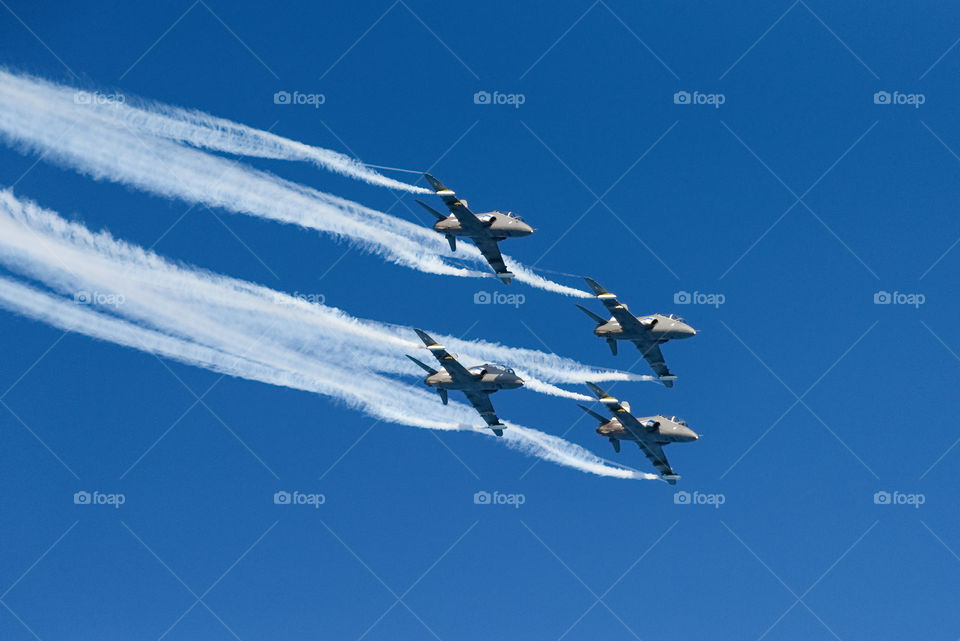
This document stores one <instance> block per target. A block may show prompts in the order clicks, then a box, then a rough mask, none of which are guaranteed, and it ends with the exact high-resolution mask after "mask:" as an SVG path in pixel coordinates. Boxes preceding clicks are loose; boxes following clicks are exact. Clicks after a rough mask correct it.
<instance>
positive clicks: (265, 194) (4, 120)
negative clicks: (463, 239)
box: [0, 70, 589, 297]
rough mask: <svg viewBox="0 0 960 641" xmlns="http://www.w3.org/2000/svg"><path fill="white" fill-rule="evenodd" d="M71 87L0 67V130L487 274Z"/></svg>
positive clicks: (195, 194)
mask: <svg viewBox="0 0 960 641" xmlns="http://www.w3.org/2000/svg"><path fill="white" fill-rule="evenodd" d="M76 95H77V92H76V90H74V89H71V88H68V87H62V86H59V85H54V84H51V83H48V82H46V81H43V80H38V79H34V78H31V77H28V76H20V75H14V74H11V73H9V72H6V71H2V70H0V135H3V136H4V137H6V138H7V139H8V140H10V141H12V142H13V143H14V144H15V145H17V146H20V147H25V148H27V149H29V150H33V151H38V152H40V153H42V154H43V155H44V157H45V158H50V159H53V160H55V161H57V162H59V163H62V164H64V165H66V166H68V167H72V168H74V169H76V170H79V171H81V172H83V173H86V174H88V175H90V176H92V177H94V178H96V179H98V180H109V181H112V182H117V183H121V184H126V185H130V186H133V187H135V188H137V189H142V190H146V191H148V192H151V193H154V194H158V195H160V196H163V197H166V198H173V199H179V200H182V201H184V202H187V203H191V204H194V205H202V206H206V207H220V208H223V209H225V210H227V211H232V212H235V213H241V214H246V215H250V216H257V217H260V218H266V219H270V220H274V221H279V222H283V223H287V224H292V225H297V226H300V227H304V228H308V229H314V230H318V231H321V232H323V233H325V234H329V235H331V236H333V237H335V238H345V239H348V240H350V241H352V242H353V243H354V244H355V245H356V246H358V247H360V248H361V249H363V250H365V251H367V252H369V253H372V254H376V255H378V256H380V257H382V258H383V259H385V260H387V261H390V262H392V263H395V264H398V265H403V266H405V267H409V268H412V269H416V270H419V271H423V272H428V273H435V274H445V275H452V276H461V277H484V278H493V275H492V274H491V273H490V272H489V267H488V265H487V264H486V261H485V260H484V259H483V257H482V255H481V254H480V252H479V250H477V248H476V247H474V246H472V245H470V244H468V243H463V244H462V245H461V247H460V249H459V250H458V251H457V252H456V253H455V254H454V253H453V252H451V251H450V250H449V247H448V246H447V244H446V242H445V241H444V239H443V238H441V237H440V235H439V234H436V233H435V232H433V230H431V229H428V228H425V227H423V226H420V225H417V224H414V223H411V222H409V221H405V220H403V219H400V218H396V217H394V216H389V215H387V214H384V213H381V212H378V211H375V210H372V209H369V208H367V207H364V206H362V205H359V204H357V203H354V202H351V201H349V200H346V199H343V198H339V197H337V196H333V195H330V194H325V193H323V192H320V191H318V190H315V189H311V188H309V187H305V186H302V185H299V184H296V183H293V182H290V181H287V180H283V179H281V178H279V177H277V176H274V175H272V174H270V173H267V172H263V171H259V170H256V169H253V168H251V167H248V166H246V165H244V164H242V163H238V162H236V161H233V160H230V159H227V158H223V157H220V156H217V155H214V154H209V153H206V152H204V151H201V150H199V149H197V148H193V147H189V146H185V145H183V144H181V143H180V142H179V140H182V139H183V136H182V135H179V134H177V135H174V134H171V135H169V136H166V137H164V136H162V135H160V134H159V133H158V132H159V131H162V130H163V128H164V127H165V126H166V125H168V124H169V123H170V122H171V118H170V116H169V115H164V114H160V115H158V116H156V118H157V120H150V118H151V117H153V116H152V115H151V112H148V111H143V110H141V111H139V112H136V115H137V119H136V122H134V121H132V120H131V119H129V118H128V119H126V120H125V119H124V118H123V117H116V115H115V114H114V112H117V113H119V114H127V113H128V110H129V109H134V108H132V107H126V106H125V105H123V104H120V103H116V102H115V103H113V106H111V105H109V104H107V105H103V104H95V105H94V104H76V102H75V97H76ZM80 95H87V96H90V94H80ZM89 100H91V101H94V100H95V98H94V97H92V96H91V97H90V98H89ZM97 100H99V99H97ZM138 123H139V124H138ZM144 123H150V125H149V126H146V125H145V124H144ZM135 127H136V128H135ZM145 127H146V130H145ZM508 258H509V257H508ZM464 262H466V263H468V264H470V265H471V266H472V267H471V268H468V267H464V266H462V264H463V263H464ZM509 263H510V266H511V269H512V270H513V272H514V273H515V274H516V280H517V281H519V282H525V283H527V284H528V285H530V286H533V287H537V288H540V289H544V290H547V291H552V292H556V293H560V294H565V295H568V296H576V297H589V294H588V293H587V292H584V291H582V290H579V289H576V288H573V287H567V286H565V285H561V284H559V283H556V282H554V281H551V280H549V279H546V278H543V277H541V276H539V275H538V274H536V273H534V272H533V271H531V270H530V269H528V268H526V267H524V266H523V265H522V264H519V263H517V262H516V261H514V260H513V259H512V258H511V259H509Z"/></svg>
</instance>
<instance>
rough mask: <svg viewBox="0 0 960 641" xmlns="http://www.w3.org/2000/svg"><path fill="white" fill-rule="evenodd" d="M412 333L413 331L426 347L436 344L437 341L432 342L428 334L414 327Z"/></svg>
mask: <svg viewBox="0 0 960 641" xmlns="http://www.w3.org/2000/svg"><path fill="white" fill-rule="evenodd" d="M413 331H415V332H416V333H417V336H419V337H420V340H422V341H423V343H424V344H425V345H426V346H427V347H429V346H431V345H436V344H437V341H435V340H433V338H432V337H431V336H430V334H428V333H426V332H425V331H423V330H422V329H418V328H416V327H414V328H413Z"/></svg>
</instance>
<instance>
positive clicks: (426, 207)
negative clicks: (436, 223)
mask: <svg viewBox="0 0 960 641" xmlns="http://www.w3.org/2000/svg"><path fill="white" fill-rule="evenodd" d="M417 204H418V205H420V206H421V207H423V208H424V209H426V210H427V211H428V212H430V213H431V214H433V215H434V216H436V218H437V220H446V219H447V217H446V216H445V215H444V214H441V213H440V212H439V211H437V210H436V209H434V208H433V207H431V206H430V205H428V204H427V203H425V202H423V201H420V200H418V201H417Z"/></svg>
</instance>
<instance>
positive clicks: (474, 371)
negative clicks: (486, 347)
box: [470, 363, 516, 376]
mask: <svg viewBox="0 0 960 641" xmlns="http://www.w3.org/2000/svg"><path fill="white" fill-rule="evenodd" d="M491 370H493V371H503V372H506V373H507V374H513V375H514V376H516V372H514V371H513V370H512V369H511V368H509V367H504V366H503V365H494V364H492V363H484V364H483V365H477V366H475V367H471V368H470V373H471V374H480V373H481V372H489V371H491Z"/></svg>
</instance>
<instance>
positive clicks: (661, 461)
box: [637, 440, 679, 485]
mask: <svg viewBox="0 0 960 641" xmlns="http://www.w3.org/2000/svg"><path fill="white" fill-rule="evenodd" d="M637 445H639V446H640V449H641V450H643V454H644V455H645V456H646V457H647V458H648V459H650V462H651V463H653V466H654V467H655V468H657V471H658V472H660V476H662V477H663V478H665V479H666V480H667V482H668V483H670V485H676V483H677V478H679V477H678V476H677V474H676V472H674V471H673V468H672V467H670V463H669V462H668V461H667V457H666V455H665V454H664V453H663V448H662V447H660V444H659V443H654V442H652V441H643V440H640V441H637Z"/></svg>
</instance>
